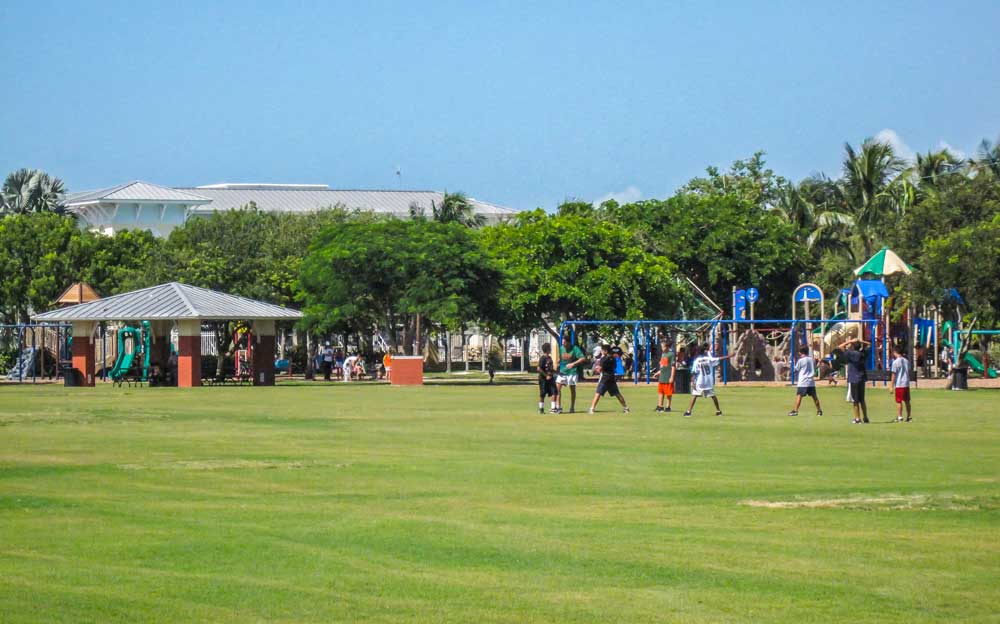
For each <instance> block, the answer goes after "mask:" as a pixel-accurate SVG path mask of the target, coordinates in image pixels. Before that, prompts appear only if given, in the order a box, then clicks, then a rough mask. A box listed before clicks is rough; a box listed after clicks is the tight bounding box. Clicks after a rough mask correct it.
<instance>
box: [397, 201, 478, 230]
mask: <svg viewBox="0 0 1000 624" xmlns="http://www.w3.org/2000/svg"><path fill="white" fill-rule="evenodd" d="M410 217H411V218H413V219H425V218H427V215H426V212H425V211H424V209H423V208H422V207H420V206H418V205H416V204H411V205H410ZM431 219H432V220H434V221H437V222H438V223H458V224H460V225H464V226H465V227H482V226H484V225H486V217H485V216H484V215H481V214H476V209H475V207H474V206H473V205H472V202H471V201H469V198H468V197H466V196H465V194H463V193H445V194H444V197H443V198H442V199H441V203H440V204H437V203H436V202H434V201H432V202H431Z"/></svg>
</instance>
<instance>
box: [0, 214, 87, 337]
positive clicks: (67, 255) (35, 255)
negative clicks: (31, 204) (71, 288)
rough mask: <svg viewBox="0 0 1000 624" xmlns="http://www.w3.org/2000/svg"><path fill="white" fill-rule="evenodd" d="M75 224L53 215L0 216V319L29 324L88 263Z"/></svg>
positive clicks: (64, 217)
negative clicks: (34, 314) (34, 315)
mask: <svg viewBox="0 0 1000 624" xmlns="http://www.w3.org/2000/svg"><path fill="white" fill-rule="evenodd" d="M84 236H86V235H85V234H84V233H83V232H81V231H80V229H79V228H78V227H77V225H76V220H75V219H73V218H71V217H68V216H64V215H58V214H53V213H39V214H13V215H8V216H6V217H3V218H0V275H2V276H3V279H0V315H2V317H3V320H4V322H6V323H26V322H28V321H29V313H30V312H31V311H43V310H46V309H48V308H50V307H51V306H52V304H53V301H54V300H55V299H56V297H58V296H59V295H60V294H61V293H62V291H63V290H65V288H66V287H67V286H68V285H69V284H71V283H72V282H74V281H76V279H77V278H78V277H79V275H80V268H81V267H83V266H85V265H86V264H87V258H86V254H85V253H84V246H83V245H82V244H81V242H80V239H81V238H82V237H84Z"/></svg>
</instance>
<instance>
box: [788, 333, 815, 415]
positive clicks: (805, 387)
mask: <svg viewBox="0 0 1000 624" xmlns="http://www.w3.org/2000/svg"><path fill="white" fill-rule="evenodd" d="M795 380H796V381H795V407H793V408H792V411H790V412H788V415H789V416H798V415H799V405H801V404H802V397H804V396H809V397H812V400H813V403H815V404H816V415H817V416H822V415H823V408H822V407H820V406H819V397H818V396H817V395H816V361H815V360H813V359H812V356H811V355H809V347H802V348H801V349H799V359H797V360H795Z"/></svg>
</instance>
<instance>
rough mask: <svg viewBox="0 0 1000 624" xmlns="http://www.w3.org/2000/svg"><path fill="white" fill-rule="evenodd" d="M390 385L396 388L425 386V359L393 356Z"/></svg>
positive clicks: (417, 356) (416, 356)
mask: <svg viewBox="0 0 1000 624" xmlns="http://www.w3.org/2000/svg"><path fill="white" fill-rule="evenodd" d="M390 383H391V384H392V385H394V386H420V385H423V383H424V358H423V357H422V356H419V355H393V356H392V378H391V379H390Z"/></svg>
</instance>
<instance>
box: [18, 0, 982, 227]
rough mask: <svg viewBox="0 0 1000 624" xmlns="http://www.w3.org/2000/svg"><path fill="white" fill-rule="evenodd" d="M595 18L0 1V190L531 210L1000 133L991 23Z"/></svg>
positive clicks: (789, 6)
mask: <svg viewBox="0 0 1000 624" xmlns="http://www.w3.org/2000/svg"><path fill="white" fill-rule="evenodd" d="M616 4H619V3H608V2H530V3H529V2H524V3H494V2H427V3H419V2H406V3H390V2H343V3H339V2H256V3H255V2H149V3H146V2H94V3H86V2H82V1H77V2H71V1H58V2H44V1H31V2H20V1H15V2H11V1H10V0H7V2H5V3H4V7H3V10H2V11H0V24H2V25H3V28H2V31H0V58H2V59H3V67H4V70H3V74H4V80H3V84H4V85H5V87H6V88H5V93H4V97H3V104H2V106H0V170H2V171H4V172H6V171H10V170H13V169H15V168H18V167H22V166H28V167H38V168H43V169H46V170H48V171H50V172H52V173H54V174H56V175H59V176H60V177H62V178H63V179H64V180H65V181H66V183H67V185H68V186H69V187H70V189H71V190H83V189H89V188H96V187H100V186H109V185H112V184H117V183H121V182H125V181H128V180H131V179H143V180H147V181H150V182H155V183H160V184H167V185H196V184H209V183H216V182H223V181H226V182H301V183H326V184H330V185H331V186H333V187H337V188H398V187H399V185H400V183H401V184H402V186H403V187H404V188H422V189H438V190H444V189H446V190H449V191H457V190H461V191H464V192H466V193H468V194H470V195H472V196H475V197H477V198H479V199H484V200H487V201H493V202H496V203H500V204H504V205H508V206H512V207H515V208H532V207H535V206H542V207H544V208H546V209H552V208H554V207H555V206H556V205H557V204H558V203H559V202H561V201H562V200H564V199H567V198H577V199H586V200H596V199H600V198H603V197H608V196H616V197H620V198H625V199H635V198H639V197H662V196H666V195H669V194H670V193H672V192H673V190H674V189H676V188H677V187H678V186H679V185H681V184H683V183H684V182H685V181H687V180H688V179H689V178H691V177H693V176H695V175H699V174H700V173H701V172H703V171H704V168H705V167H706V166H707V165H710V164H716V165H726V164H728V163H729V162H731V161H732V160H734V159H737V158H741V157H745V156H748V155H749V154H751V153H752V152H753V151H755V150H758V149H759V150H765V151H766V152H767V154H768V156H767V158H768V162H769V164H770V165H771V166H772V167H773V168H774V169H775V170H776V171H778V172H779V173H781V174H783V175H786V176H788V177H791V178H794V179H799V178H802V177H804V176H806V175H809V174H810V173H813V172H819V171H822V172H826V173H828V174H831V175H836V174H837V173H838V171H839V159H840V155H841V152H842V146H843V143H844V141H850V142H852V143H856V142H860V141H861V140H862V139H864V138H865V137H867V136H873V135H876V134H878V133H880V132H881V133H883V134H882V136H884V137H888V138H890V139H892V140H893V141H896V142H898V143H899V144H900V147H901V149H903V150H904V151H911V150H919V151H923V150H927V149H929V148H937V147H938V146H940V145H941V144H942V142H944V143H946V144H948V145H951V146H953V147H955V148H957V149H959V150H961V151H963V152H966V153H972V152H973V150H974V149H975V146H976V145H977V144H978V142H979V141H980V140H981V139H982V138H990V139H996V138H997V136H998V134H1000V105H998V103H1000V39H998V38H997V36H996V27H997V24H1000V2H996V1H992V2H941V1H940V0H937V1H935V2H908V3H902V2H899V3H897V2H858V3H851V2H837V3H832V2H827V3H817V2H791V1H790V2H777V1H776V2H766V3H765V2H708V1H701V2H634V3H621V6H617V7H616V6H613V5H616ZM397 166H399V167H401V171H402V177H401V180H397V179H396V176H395V171H396V167H397Z"/></svg>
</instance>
